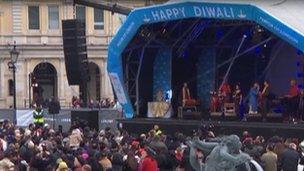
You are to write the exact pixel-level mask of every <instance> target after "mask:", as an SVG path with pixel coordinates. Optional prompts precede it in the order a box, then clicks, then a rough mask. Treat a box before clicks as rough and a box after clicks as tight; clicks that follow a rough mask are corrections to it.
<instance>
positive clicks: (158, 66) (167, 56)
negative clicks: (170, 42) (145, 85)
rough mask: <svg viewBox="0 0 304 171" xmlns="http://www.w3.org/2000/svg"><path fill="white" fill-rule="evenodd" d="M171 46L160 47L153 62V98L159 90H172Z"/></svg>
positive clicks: (165, 92) (164, 92)
mask: <svg viewBox="0 0 304 171" xmlns="http://www.w3.org/2000/svg"><path fill="white" fill-rule="evenodd" d="M171 61H172V50H171V48H160V49H159V50H158V53H157V55H156V56H155V60H154V63H153V98H154V99H156V94H157V91H158V90H161V91H162V92H163V94H164V95H165V94H167V92H169V91H170V90H171V71H172V69H171Z"/></svg>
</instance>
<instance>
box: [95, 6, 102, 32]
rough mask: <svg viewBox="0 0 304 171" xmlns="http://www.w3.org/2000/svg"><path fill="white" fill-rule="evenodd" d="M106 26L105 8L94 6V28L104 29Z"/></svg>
mask: <svg viewBox="0 0 304 171" xmlns="http://www.w3.org/2000/svg"><path fill="white" fill-rule="evenodd" d="M103 28H104V16H103V10H101V9H96V8H94V29H95V30H102V29H103Z"/></svg>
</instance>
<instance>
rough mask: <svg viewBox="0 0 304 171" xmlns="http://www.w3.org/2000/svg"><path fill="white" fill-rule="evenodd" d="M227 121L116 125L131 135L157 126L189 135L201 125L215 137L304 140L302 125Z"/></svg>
mask: <svg viewBox="0 0 304 171" xmlns="http://www.w3.org/2000/svg"><path fill="white" fill-rule="evenodd" d="M213 119H215V118H213ZM250 119H251V118H250V117H249V119H248V120H249V121H247V122H242V121H228V120H211V121H209V120H201V121H200V120H183V119H164V118H134V119H118V120H117V123H118V124H119V125H120V126H121V127H122V128H123V129H125V130H127V131H128V132H130V133H131V134H141V133H147V132H148V131H149V130H151V129H152V128H153V125H155V124H157V125H159V126H160V128H161V130H162V131H163V132H164V133H165V134H171V135H172V134H174V133H176V132H182V133H184V134H186V135H191V134H192V132H193V130H197V129H198V128H200V127H201V126H202V125H212V126H213V129H212V130H213V131H214V132H215V134H216V135H219V134H237V135H241V134H242V132H243V131H245V130H246V131H249V132H250V133H251V134H252V135H253V136H257V135H262V136H264V137H271V136H274V135H279V136H283V137H284V136H288V137H296V138H300V139H303V138H304V134H303V131H304V123H298V124H293V123H273V122H255V121H250Z"/></svg>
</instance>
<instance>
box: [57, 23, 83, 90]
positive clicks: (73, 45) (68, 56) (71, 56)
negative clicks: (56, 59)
mask: <svg viewBox="0 0 304 171" xmlns="http://www.w3.org/2000/svg"><path fill="white" fill-rule="evenodd" d="M62 39H63V50H64V59H65V68H66V74H67V78H68V82H69V85H80V84H81V83H83V82H87V81H89V67H88V65H89V64H88V57H87V45H86V29H85V22H84V21H83V20H77V19H72V20H62Z"/></svg>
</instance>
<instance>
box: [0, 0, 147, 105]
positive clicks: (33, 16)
mask: <svg viewBox="0 0 304 171" xmlns="http://www.w3.org/2000/svg"><path fill="white" fill-rule="evenodd" d="M123 3H124V4H125V5H127V6H143V5H145V1H140V0H139V1H134V0H133V1H123ZM74 17H75V18H79V19H83V20H85V23H86V36H87V49H88V59H89V62H90V63H89V66H90V77H91V80H90V82H89V83H88V87H89V88H88V90H89V94H88V95H89V98H90V99H95V100H96V99H102V98H111V99H112V98H113V91H112V87H111V84H110V81H109V78H108V74H107V70H106V67H107V63H106V61H107V46H108V44H109V42H110V41H111V38H112V36H113V35H114V34H115V32H116V30H117V28H118V27H119V26H120V25H121V23H122V22H123V21H124V19H125V17H124V16H122V15H119V14H114V15H112V14H111V12H108V11H102V10H98V9H94V8H91V7H83V6H76V7H74V6H73V2H72V1H71V0H40V1H38V0H37V1H34V0H12V1H7V0H0V87H1V88H0V108H9V107H11V106H12V105H13V91H12V87H13V81H12V78H13V74H12V71H11V70H9V68H8V62H9V61H10V53H9V52H10V50H11V49H12V47H13V44H14V42H16V48H17V50H18V51H19V52H20V55H19V58H18V61H17V64H16V68H17V71H16V95H17V107H18V108H25V107H29V104H30V101H32V100H33V98H35V95H37V94H39V95H41V96H42V97H43V99H44V100H46V99H48V98H50V97H51V96H55V97H57V98H58V99H59V100H60V103H61V106H63V107H69V106H71V99H72V97H73V96H79V87H78V86H70V85H69V84H68V81H67V75H66V69H65V60H64V55H63V46H62V30H61V20H65V19H72V18H74Z"/></svg>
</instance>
